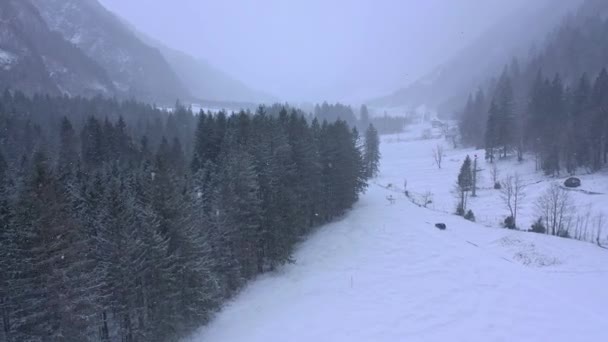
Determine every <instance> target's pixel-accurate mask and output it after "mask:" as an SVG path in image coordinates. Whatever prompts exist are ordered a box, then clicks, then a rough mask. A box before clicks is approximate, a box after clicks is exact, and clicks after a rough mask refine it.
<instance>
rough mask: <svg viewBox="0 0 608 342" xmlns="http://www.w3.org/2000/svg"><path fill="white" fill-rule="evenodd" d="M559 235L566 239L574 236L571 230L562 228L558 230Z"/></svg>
mask: <svg viewBox="0 0 608 342" xmlns="http://www.w3.org/2000/svg"><path fill="white" fill-rule="evenodd" d="M557 236H559V237H562V238H564V239H570V238H572V237H571V236H570V232H569V231H567V230H565V229H560V230H558V231H557Z"/></svg>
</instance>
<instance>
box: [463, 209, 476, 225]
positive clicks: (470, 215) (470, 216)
mask: <svg viewBox="0 0 608 342" xmlns="http://www.w3.org/2000/svg"><path fill="white" fill-rule="evenodd" d="M464 219H465V220H469V221H471V222H475V214H473V210H470V209H469V211H467V213H466V214H464Z"/></svg>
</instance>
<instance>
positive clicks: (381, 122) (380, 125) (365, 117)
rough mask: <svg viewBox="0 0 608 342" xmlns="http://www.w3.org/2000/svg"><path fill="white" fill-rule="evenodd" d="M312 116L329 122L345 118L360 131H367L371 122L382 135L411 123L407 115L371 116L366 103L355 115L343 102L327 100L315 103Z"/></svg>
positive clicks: (396, 131) (393, 132)
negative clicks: (329, 101)
mask: <svg viewBox="0 0 608 342" xmlns="http://www.w3.org/2000/svg"><path fill="white" fill-rule="evenodd" d="M312 118H316V119H317V120H320V121H323V120H326V121H327V122H334V121H336V120H343V121H345V122H346V123H348V124H349V125H350V126H352V127H356V128H357V129H358V130H359V131H360V132H363V131H365V130H366V129H367V128H368V127H369V125H370V124H371V125H373V126H374V127H375V129H376V130H377V131H378V134H380V135H385V134H396V133H402V132H403V130H404V129H405V126H406V125H408V124H409V123H410V119H408V118H406V117H402V116H390V115H388V114H386V113H384V115H383V116H370V112H369V109H368V108H367V106H366V105H362V106H361V108H360V109H359V113H358V115H355V112H354V111H353V109H352V108H351V107H350V106H346V105H343V104H341V103H336V104H328V103H327V102H324V103H323V104H321V105H319V104H317V105H315V107H314V111H313V113H312Z"/></svg>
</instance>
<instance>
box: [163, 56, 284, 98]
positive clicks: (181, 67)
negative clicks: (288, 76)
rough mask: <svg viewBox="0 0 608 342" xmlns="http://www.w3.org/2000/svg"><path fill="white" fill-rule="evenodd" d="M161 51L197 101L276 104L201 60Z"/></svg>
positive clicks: (267, 96) (265, 95)
mask: <svg viewBox="0 0 608 342" xmlns="http://www.w3.org/2000/svg"><path fill="white" fill-rule="evenodd" d="M158 48H159V50H160V51H161V53H162V54H163V56H164V57H165V59H166V60H167V62H169V64H170V65H171V66H172V67H173V69H174V70H175V72H176V73H177V75H178V76H179V77H180V78H181V79H182V81H183V82H184V84H185V85H186V87H188V89H189V90H190V93H191V94H192V95H193V96H195V97H197V98H201V99H203V100H210V101H237V102H254V103H255V102H274V101H275V99H274V98H273V97H272V96H269V95H267V94H264V93H262V92H260V91H256V90H254V89H251V88H249V87H248V86H246V85H245V84H243V83H242V82H241V81H239V80H237V79H234V78H232V77H231V76H229V75H227V74H226V73H224V72H223V71H221V70H219V69H216V68H215V67H213V66H212V65H210V64H209V63H208V62H206V61H204V60H202V59H197V58H195V57H192V56H190V55H188V54H186V53H183V52H180V51H177V50H173V49H170V48H167V47H164V46H162V45H161V46H158Z"/></svg>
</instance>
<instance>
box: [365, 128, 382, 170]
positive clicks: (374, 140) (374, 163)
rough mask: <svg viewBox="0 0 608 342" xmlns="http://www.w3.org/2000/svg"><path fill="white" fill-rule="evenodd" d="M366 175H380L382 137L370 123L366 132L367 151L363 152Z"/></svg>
mask: <svg viewBox="0 0 608 342" xmlns="http://www.w3.org/2000/svg"><path fill="white" fill-rule="evenodd" d="M363 162H364V164H365V176H366V177H367V178H374V177H376V176H377V175H378V171H379V164H380V138H379V137H378V131H377V130H376V128H375V127H374V125H372V124H370V125H369V127H368V128H367V131H366V132H365V152H364V154H363Z"/></svg>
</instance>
